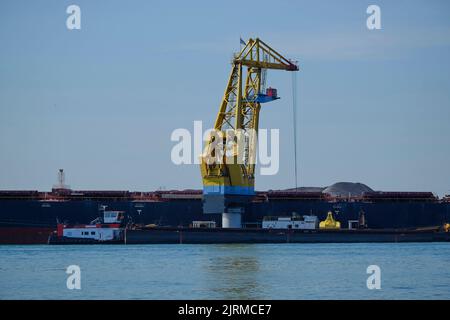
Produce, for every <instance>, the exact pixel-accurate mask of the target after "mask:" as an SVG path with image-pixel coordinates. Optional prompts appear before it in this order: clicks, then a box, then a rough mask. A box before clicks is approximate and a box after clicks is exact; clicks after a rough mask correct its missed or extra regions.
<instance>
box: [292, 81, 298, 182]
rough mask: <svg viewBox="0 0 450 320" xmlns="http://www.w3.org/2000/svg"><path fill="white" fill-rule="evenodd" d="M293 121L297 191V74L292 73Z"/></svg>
mask: <svg viewBox="0 0 450 320" xmlns="http://www.w3.org/2000/svg"><path fill="white" fill-rule="evenodd" d="M292 113H293V116H292V119H293V127H294V174H295V191H297V189H298V174H297V73H296V72H292Z"/></svg>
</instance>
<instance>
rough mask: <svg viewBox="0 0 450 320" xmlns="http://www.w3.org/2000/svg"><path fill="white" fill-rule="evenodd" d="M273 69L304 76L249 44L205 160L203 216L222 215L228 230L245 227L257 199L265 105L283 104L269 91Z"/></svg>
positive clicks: (238, 59) (239, 57)
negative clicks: (250, 205) (261, 119)
mask: <svg viewBox="0 0 450 320" xmlns="http://www.w3.org/2000/svg"><path fill="white" fill-rule="evenodd" d="M269 69H271V70H285V71H298V70H299V68H298V66H297V64H296V63H294V62H292V61H290V60H288V59H286V58H285V57H283V56H282V55H281V54H279V53H278V52H277V51H275V50H274V49H273V48H271V47H270V46H268V45H267V44H266V43H264V42H263V41H262V40H260V39H258V38H256V39H249V40H248V41H247V42H246V43H245V46H244V47H243V48H242V50H241V51H240V52H239V53H238V54H235V56H234V58H233V61H232V68H231V73H230V76H229V78H228V82H227V86H226V88H225V93H224V95H223V98H222V102H221V103H220V107H219V112H218V114H217V117H216V121H215V123H214V130H213V131H212V133H211V134H210V137H209V139H208V141H207V142H206V146H205V149H204V152H203V154H202V156H201V159H200V160H201V161H200V168H201V174H202V179H203V212H204V213H221V214H222V226H223V227H224V228H226V227H236V228H238V227H240V226H241V214H242V213H243V210H244V207H245V203H246V202H248V201H249V200H250V199H251V197H252V196H254V194H255V189H254V187H255V162H256V161H255V159H256V141H257V140H256V138H257V132H258V125H259V112H260V109H261V104H262V103H266V102H270V101H274V100H276V99H278V96H277V90H276V89H273V88H270V87H269V88H267V89H266V90H265V91H264V90H263V88H264V86H265V72H266V70H269ZM244 73H245V74H244ZM244 79H245V80H244Z"/></svg>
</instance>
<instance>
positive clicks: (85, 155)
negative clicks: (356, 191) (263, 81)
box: [0, 0, 450, 195]
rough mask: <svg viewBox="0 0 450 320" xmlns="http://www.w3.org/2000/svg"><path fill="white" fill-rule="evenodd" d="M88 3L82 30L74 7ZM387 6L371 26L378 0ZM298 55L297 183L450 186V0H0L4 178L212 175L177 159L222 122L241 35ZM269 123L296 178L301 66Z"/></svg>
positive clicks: (266, 182)
mask: <svg viewBox="0 0 450 320" xmlns="http://www.w3.org/2000/svg"><path fill="white" fill-rule="evenodd" d="M70 4H77V5H79V6H80V7H81V30H72V31H69V30H68V29H67V28H66V18H67V16H68V15H67V14H66V8H67V6H68V5H70ZM370 4H377V5H379V6H380V8H381V23H382V29H381V30H372V31H370V30H368V29H367V27H366V19H367V17H368V15H367V14H366V8H367V7H368V5H370ZM240 36H242V37H243V38H245V39H246V38H248V37H252V36H258V37H260V38H261V39H263V40H264V41H265V42H267V43H268V44H270V45H271V46H273V47H274V48H276V49H278V50H279V51H280V52H282V53H283V54H285V55H286V56H287V57H289V58H295V59H296V60H298V61H299V64H300V67H301V71H300V73H299V74H298V101H299V103H298V108H299V109H298V119H297V121H298V126H299V132H298V141H299V160H298V164H299V168H300V174H299V184H300V185H301V186H327V185H329V184H332V183H334V182H337V181H353V182H362V183H366V184H367V185H369V186H370V187H372V188H373V189H376V190H397V191H433V192H435V193H437V194H439V195H443V194H444V193H450V123H449V121H450V92H449V90H450V59H449V57H450V2H448V1H445V0H442V1H378V0H376V1H375V0H373V1H334V0H333V1H265V0H258V1H231V0H229V1H220V2H219V1H211V0H209V1H175V2H174V1H103V0H96V1H82V0H72V1H62V0H54V1H23V0H21V1H18V0H2V1H1V2H0V189H39V190H49V189H50V188H51V187H52V185H53V184H54V183H55V182H56V173H57V170H58V169H59V168H64V169H65V171H66V175H67V183H68V184H69V185H70V186H71V187H72V188H74V189H120V190H142V191H147V190H153V189H157V188H159V187H165V188H166V189H182V188H201V177H200V173H199V168H198V166H197V165H182V166H176V165H174V164H173V163H172V162H171V159H170V151H171V149H172V147H173V146H174V142H172V141H171V140H170V134H171V132H172V131H173V130H174V129H176V128H187V129H190V130H192V127H193V121H194V120H202V121H203V122H204V124H205V125H207V126H212V125H213V121H214V118H215V115H216V112H217V109H218V105H219V102H220V99H221V96H222V94H223V90H224V88H225V84H226V80H227V77H228V74H229V72H230V59H231V56H232V53H233V52H234V51H237V50H238V49H239V37H240ZM268 84H269V85H271V86H273V87H276V88H278V92H279V95H280V96H281V97H282V99H280V100H278V101H276V102H274V103H271V104H268V105H264V106H263V110H262V113H261V121H260V125H261V127H263V128H279V129H280V136H281V146H280V148H281V151H280V153H281V154H280V162H281V167H280V171H279V173H278V174H277V175H274V176H258V177H257V182H256V184H257V189H259V190H263V189H277V188H288V187H293V186H294V178H293V176H294V175H293V147H292V146H293V131H292V104H291V101H292V93H291V75H290V74H289V73H287V72H269V74H268Z"/></svg>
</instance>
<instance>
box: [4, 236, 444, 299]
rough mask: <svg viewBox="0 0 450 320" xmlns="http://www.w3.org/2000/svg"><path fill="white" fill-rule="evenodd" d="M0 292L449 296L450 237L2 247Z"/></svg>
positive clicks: (48, 295) (11, 295) (33, 295)
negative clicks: (372, 282) (375, 274)
mask: <svg viewBox="0 0 450 320" xmlns="http://www.w3.org/2000/svg"><path fill="white" fill-rule="evenodd" d="M69 265H78V266H80V269H81V290H69V289H67V286H66V280H67V277H68V275H67V274H66V273H65V271H66V268H67V267H68V266H69ZM369 265H378V266H379V267H380V268H381V290H369V289H367V285H366V280H367V278H368V276H369V275H368V274H367V273H366V270H367V267H368V266H369ZM0 299H450V243H412V244H411V243H409V244H405V243H400V244H393V243H391V244H253V245H249V244H246V245H186V244H185V245H86V246H47V245H42V246H41V245H36V246H0Z"/></svg>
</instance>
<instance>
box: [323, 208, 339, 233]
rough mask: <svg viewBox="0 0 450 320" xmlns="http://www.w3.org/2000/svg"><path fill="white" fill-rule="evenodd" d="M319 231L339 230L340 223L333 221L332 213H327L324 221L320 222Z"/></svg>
mask: <svg viewBox="0 0 450 320" xmlns="http://www.w3.org/2000/svg"><path fill="white" fill-rule="evenodd" d="M319 228H320V229H340V228H341V223H340V222H339V221H337V220H334V218H333V213H332V212H331V211H328V215H327V218H326V219H325V220H324V221H320V224H319Z"/></svg>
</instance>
